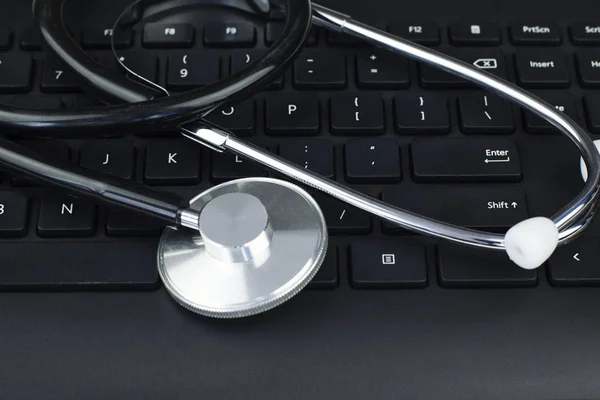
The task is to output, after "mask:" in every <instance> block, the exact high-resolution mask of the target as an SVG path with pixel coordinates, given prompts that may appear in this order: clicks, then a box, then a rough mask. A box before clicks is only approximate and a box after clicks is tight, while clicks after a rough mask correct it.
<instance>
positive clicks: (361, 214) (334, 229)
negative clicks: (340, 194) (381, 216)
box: [311, 192, 371, 235]
mask: <svg viewBox="0 0 600 400" xmlns="http://www.w3.org/2000/svg"><path fill="white" fill-rule="evenodd" d="M311 195H312V197H313V198H314V199H315V201H316V202H317V203H318V204H319V206H320V208H321V211H323V215H324V216H325V221H326V223H327V230H328V231H329V233H330V234H332V235H336V234H361V233H369V232H371V217H370V216H369V214H368V213H367V212H365V211H362V210H359V209H358V208H356V207H352V206H350V205H348V204H347V203H344V202H343V201H341V200H338V199H336V198H335V197H332V196H329V195H326V194H324V193H321V192H314V193H311Z"/></svg>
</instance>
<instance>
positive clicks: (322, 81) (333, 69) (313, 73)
mask: <svg viewBox="0 0 600 400" xmlns="http://www.w3.org/2000/svg"><path fill="white" fill-rule="evenodd" d="M294 86H295V87H296V88H299V89H343V88H345V87H346V60H345V56H344V54H342V53H336V52H332V51H330V50H304V51H303V52H302V54H301V55H300V56H299V57H298V59H297V60H296V61H295V62H294Z"/></svg>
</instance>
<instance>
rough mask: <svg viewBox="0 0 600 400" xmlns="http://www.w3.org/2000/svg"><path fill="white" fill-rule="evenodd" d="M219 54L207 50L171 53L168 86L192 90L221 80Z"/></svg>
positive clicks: (174, 88)
mask: <svg viewBox="0 0 600 400" xmlns="http://www.w3.org/2000/svg"><path fill="white" fill-rule="evenodd" d="M220 71H221V60H220V57H219V55H217V54H212V53H205V52H196V51H194V52H186V51H177V52H173V53H171V55H169V67H168V73H167V87H168V88H169V89H172V90H190V89H194V88H197V87H200V86H206V85H210V84H211V83H213V82H216V81H218V80H219V77H220Z"/></svg>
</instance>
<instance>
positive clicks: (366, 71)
mask: <svg viewBox="0 0 600 400" xmlns="http://www.w3.org/2000/svg"><path fill="white" fill-rule="evenodd" d="M409 84H410V79H409V75H408V59H406V58H405V57H402V56H400V55H397V54H392V53H390V52H386V51H381V50H373V49H371V50H369V51H367V50H364V51H361V52H360V53H358V54H357V55H356V85H357V86H358V87H359V88H361V89H404V88H407V87H408V86H409Z"/></svg>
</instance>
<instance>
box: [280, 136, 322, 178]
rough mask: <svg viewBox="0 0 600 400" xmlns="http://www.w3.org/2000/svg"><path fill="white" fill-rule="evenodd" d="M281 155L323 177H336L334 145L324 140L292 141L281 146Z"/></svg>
mask: <svg viewBox="0 0 600 400" xmlns="http://www.w3.org/2000/svg"><path fill="white" fill-rule="evenodd" d="M279 155H280V156H282V157H283V158H285V159H286V160H289V161H291V162H293V163H294V164H296V165H297V166H299V167H300V168H304V169H308V170H311V171H313V172H316V173H317V174H319V175H323V176H325V177H327V178H333V176H334V167H333V166H334V163H333V144H332V143H331V142H329V141H326V140H322V139H292V140H288V141H286V142H284V143H283V144H281V145H280V146H279Z"/></svg>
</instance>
